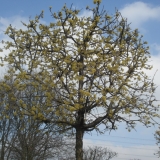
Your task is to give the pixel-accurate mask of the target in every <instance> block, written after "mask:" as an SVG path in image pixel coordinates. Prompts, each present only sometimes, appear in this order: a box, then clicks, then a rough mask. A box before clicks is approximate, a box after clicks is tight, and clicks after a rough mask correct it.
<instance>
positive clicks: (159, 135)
mask: <svg viewBox="0 0 160 160" xmlns="http://www.w3.org/2000/svg"><path fill="white" fill-rule="evenodd" d="M154 136H155V139H156V141H157V145H159V144H160V130H157V131H156V132H155V134H154ZM155 155H156V156H158V157H160V147H159V150H158V151H157V153H155Z"/></svg>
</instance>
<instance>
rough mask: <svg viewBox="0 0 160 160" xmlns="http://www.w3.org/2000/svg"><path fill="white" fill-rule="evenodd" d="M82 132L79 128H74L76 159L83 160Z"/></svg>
mask: <svg viewBox="0 0 160 160" xmlns="http://www.w3.org/2000/svg"><path fill="white" fill-rule="evenodd" d="M83 134H84V131H83V130H82V129H81V128H76V160H83Z"/></svg>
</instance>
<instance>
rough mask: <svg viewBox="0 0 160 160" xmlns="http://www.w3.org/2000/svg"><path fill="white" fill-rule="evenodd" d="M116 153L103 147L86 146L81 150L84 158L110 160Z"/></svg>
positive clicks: (86, 159) (85, 159)
mask: <svg viewBox="0 0 160 160" xmlns="http://www.w3.org/2000/svg"><path fill="white" fill-rule="evenodd" d="M117 155H118V154H117V153H116V152H113V151H111V150H109V149H108V148H103V147H98V146H95V147H88V148H85V149H84V150H83V157H84V158H83V159H84V160H110V159H112V158H114V157H116V156H117Z"/></svg>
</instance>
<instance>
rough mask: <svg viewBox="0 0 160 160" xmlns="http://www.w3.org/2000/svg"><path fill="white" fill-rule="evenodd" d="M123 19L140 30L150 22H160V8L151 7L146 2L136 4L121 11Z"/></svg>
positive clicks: (129, 5) (128, 5)
mask: <svg viewBox="0 0 160 160" xmlns="http://www.w3.org/2000/svg"><path fill="white" fill-rule="evenodd" d="M120 12H121V13H122V16H123V17H126V18H127V20H128V22H131V23H132V27H134V28H139V27H140V26H141V25H142V24H143V23H144V22H147V21H148V20H160V17H159V15H160V6H155V7H154V6H151V5H150V4H147V3H144V2H135V3H132V4H127V5H125V7H124V8H122V9H121V10H120Z"/></svg>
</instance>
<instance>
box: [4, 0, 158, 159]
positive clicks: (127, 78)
mask: <svg viewBox="0 0 160 160" xmlns="http://www.w3.org/2000/svg"><path fill="white" fill-rule="evenodd" d="M94 3H95V4H96V7H95V8H93V9H90V8H89V7H87V8H86V9H87V10H89V11H91V12H92V13H93V14H92V16H91V17H79V16H78V14H79V12H80V11H79V10H77V9H72V7H71V8H70V9H68V8H67V7H66V6H64V7H63V8H62V10H61V11H60V12H58V13H57V14H56V13H52V10H51V8H50V11H51V13H52V16H53V18H54V19H55V21H54V22H52V23H50V24H49V25H45V24H41V23H40V22H39V19H40V18H41V17H43V12H42V13H41V14H40V16H37V17H36V18H35V19H34V20H30V22H29V24H24V23H23V24H24V26H26V30H22V29H20V30H17V29H15V28H13V27H12V26H9V27H8V28H7V30H6V32H5V34H7V35H8V36H9V37H10V38H11V39H12V40H11V41H8V42H5V46H4V48H3V49H5V50H6V49H10V53H9V55H7V56H5V57H4V58H2V65H3V64H4V63H6V62H7V63H9V64H10V65H11V66H12V68H11V69H10V70H9V72H12V74H13V75H14V77H15V83H14V87H15V88H16V89H17V90H22V88H26V86H28V85H32V86H33V87H34V89H35V91H36V90H37V88H39V87H41V89H42V92H43V93H44V94H43V96H44V97H45V100H44V101H42V104H38V105H34V106H32V107H31V108H30V109H29V110H26V109H25V108H24V106H25V102H24V101H23V100H22V99H16V98H15V97H14V95H13V97H12V99H13V100H14V101H15V103H16V106H17V108H21V111H22V112H23V114H28V115H31V116H33V117H34V118H35V119H39V120H41V121H42V122H45V123H57V124H59V126H60V127H64V129H73V130H72V131H73V132H74V133H75V134H76V146H75V148H76V159H77V160H82V159H83V135H84V133H85V132H88V131H92V130H96V131H97V132H99V131H100V132H101V130H99V126H100V125H104V127H105V129H106V130H115V129H117V123H121V122H125V123H126V126H127V128H128V130H130V129H132V128H134V127H135V124H136V123H138V122H140V123H142V124H144V125H145V126H149V125H150V124H151V123H152V122H151V120H152V118H153V117H156V116H158V114H157V110H158V106H154V104H153V103H154V101H156V100H155V97H154V94H153V93H154V90H155V85H154V83H153V79H150V77H148V76H147V75H146V74H145V72H144V69H151V68H152V66H150V65H148V63H147V62H148V58H149V56H150V53H149V47H148V46H146V44H147V42H144V41H143V40H142V36H139V32H138V30H137V29H136V30H133V31H132V30H131V29H130V27H129V25H128V24H127V20H126V19H124V18H123V17H122V16H121V14H120V13H119V12H116V14H115V15H114V16H112V17H111V16H109V15H108V14H107V13H106V12H105V10H100V0H94ZM35 70H36V71H37V72H36V74H33V73H35ZM6 78H8V79H9V78H10V77H9V76H6ZM31 80H32V82H31ZM2 87H4V88H7V85H6V84H3V86H2ZM8 90H9V92H10V93H11V92H12V88H8ZM37 93H38V92H37ZM40 96H42V95H41V94H40ZM37 97H38V94H37ZM55 115H56V116H55ZM55 117H56V118H55Z"/></svg>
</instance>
